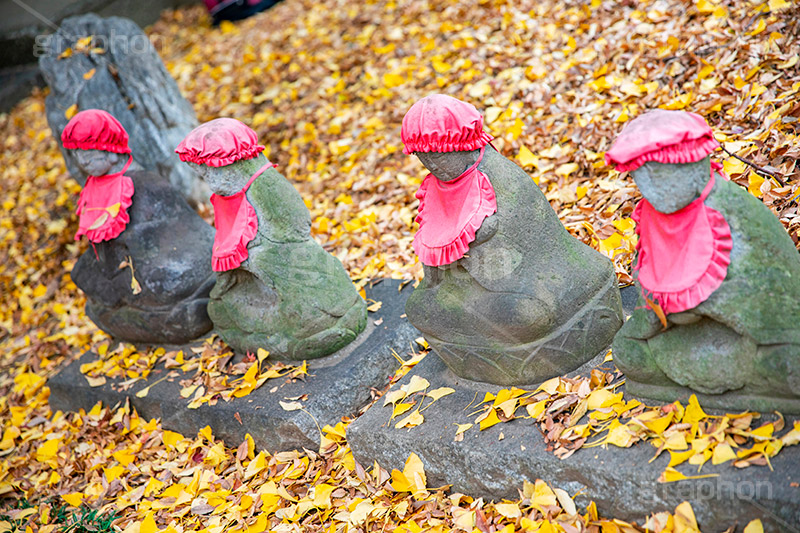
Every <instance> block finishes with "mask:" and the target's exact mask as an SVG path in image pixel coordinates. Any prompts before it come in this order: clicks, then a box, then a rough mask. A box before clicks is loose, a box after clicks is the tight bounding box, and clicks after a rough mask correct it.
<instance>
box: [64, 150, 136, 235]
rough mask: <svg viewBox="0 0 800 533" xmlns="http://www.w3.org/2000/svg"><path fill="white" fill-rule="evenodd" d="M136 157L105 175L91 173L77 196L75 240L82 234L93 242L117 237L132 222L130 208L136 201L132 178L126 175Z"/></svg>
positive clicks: (129, 158)
mask: <svg viewBox="0 0 800 533" xmlns="http://www.w3.org/2000/svg"><path fill="white" fill-rule="evenodd" d="M132 160H133V159H132V158H131V157H128V162H127V163H125V166H124V167H123V168H122V170H121V171H119V172H115V173H114V174H108V175H106V176H89V177H88V178H87V180H86V185H84V187H83V190H81V194H80V197H79V198H78V208H77V210H76V213H77V214H78V216H79V217H80V220H79V221H78V232H77V233H76V234H75V240H76V241H77V240H80V238H81V235H86V238H87V239H89V241H91V242H93V243H98V242H102V241H110V240H111V239H116V238H117V237H118V236H119V234H120V233H122V232H123V231H124V230H125V227H126V226H127V225H128V222H130V216H129V215H128V208H129V207H130V206H131V204H132V203H133V200H132V199H133V180H132V179H130V178H129V177H128V176H123V174H124V173H125V171H126V170H128V167H129V166H130V165H131V161H132Z"/></svg>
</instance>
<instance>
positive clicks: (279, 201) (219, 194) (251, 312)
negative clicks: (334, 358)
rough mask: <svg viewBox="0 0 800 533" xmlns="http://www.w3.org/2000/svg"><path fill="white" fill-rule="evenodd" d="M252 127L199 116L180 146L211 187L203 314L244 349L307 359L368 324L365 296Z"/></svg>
mask: <svg viewBox="0 0 800 533" xmlns="http://www.w3.org/2000/svg"><path fill="white" fill-rule="evenodd" d="M263 150H264V147H263V146H260V145H259V144H258V138H257V136H256V133H255V132H254V131H253V130H251V129H250V128H248V127H247V126H245V125H244V124H242V123H241V122H239V121H238V120H234V119H230V118H220V119H216V120H212V121H211V122H207V123H205V124H202V125H201V126H199V127H198V128H196V129H195V130H194V131H192V132H191V133H190V134H189V135H188V136H187V137H186V138H185V139H184V140H183V141H182V142H181V144H180V145H179V146H178V148H177V149H176V152H177V153H178V154H179V155H180V158H181V160H182V161H186V162H188V163H189V164H190V165H191V166H192V167H194V168H195V169H196V170H197V172H198V173H199V174H200V175H201V176H202V177H203V179H204V180H205V181H206V182H207V183H208V184H209V186H210V187H211V190H213V191H214V195H213V196H212V197H211V203H212V204H213V205H214V218H215V225H216V228H217V234H216V237H215V240H214V253H213V257H212V260H213V268H214V270H215V271H217V272H218V273H219V278H218V280H217V284H216V286H215V287H214V290H213V291H212V292H211V302H210V303H209V306H208V312H209V315H210V316H211V320H213V322H214V326H215V327H216V329H217V330H218V331H219V334H220V335H221V336H222V338H223V339H224V340H225V342H227V343H228V344H229V345H231V346H232V347H233V348H234V349H236V350H238V351H241V352H247V351H249V352H255V351H256V350H257V349H258V348H264V349H266V350H268V351H269V352H270V354H271V357H275V358H276V359H290V360H300V359H314V358H317V357H322V356H325V355H328V354H331V353H333V352H335V351H336V350H339V349H340V348H342V347H344V346H346V345H347V344H348V343H350V342H351V341H353V340H354V339H355V338H356V337H357V336H358V335H359V333H361V332H362V331H363V330H364V328H365V326H366V320H367V318H366V316H367V311H366V304H365V303H364V300H363V299H362V298H361V297H360V296H359V294H358V292H357V291H356V289H355V287H354V285H353V284H352V282H351V281H350V278H349V277H348V275H347V272H346V271H345V269H344V267H343V266H342V264H341V263H340V262H339V260H338V259H336V258H335V257H333V256H332V255H330V254H329V253H327V252H326V251H325V250H323V249H322V247H321V246H320V245H319V244H318V243H317V242H316V241H314V240H313V239H312V238H311V234H310V229H311V217H310V215H309V212H308V209H307V208H306V206H305V204H304V203H303V200H302V198H301V197H300V194H299V193H298V192H297V191H296V190H295V188H294V187H293V186H292V185H291V183H289V182H288V181H287V180H286V178H284V177H283V176H282V175H281V174H280V173H279V172H278V171H277V170H275V168H274V166H275V165H273V164H272V163H270V162H269V161H268V160H267V158H266V157H264V155H263V154H262V153H261V152H262V151H263Z"/></svg>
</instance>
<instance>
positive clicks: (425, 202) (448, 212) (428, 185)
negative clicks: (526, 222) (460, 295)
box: [413, 148, 497, 266]
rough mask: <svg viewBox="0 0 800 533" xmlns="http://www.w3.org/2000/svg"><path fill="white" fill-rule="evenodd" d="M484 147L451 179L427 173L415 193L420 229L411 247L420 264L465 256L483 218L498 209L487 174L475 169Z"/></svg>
mask: <svg viewBox="0 0 800 533" xmlns="http://www.w3.org/2000/svg"><path fill="white" fill-rule="evenodd" d="M483 151H484V148H481V153H480V156H479V157H478V160H477V161H476V162H475V164H474V165H472V166H471V167H469V168H468V169H467V170H466V171H465V172H464V173H463V174H461V175H460V176H459V177H457V178H456V179H454V180H451V181H440V180H438V179H437V178H436V177H435V176H434V175H433V174H428V175H427V176H426V177H425V179H424V180H423V181H422V184H421V185H420V187H419V190H418V191H417V194H416V197H417V198H418V199H419V214H418V215H417V218H416V221H417V223H418V224H419V230H418V231H417V234H416V235H415V236H414V242H413V247H414V251H415V252H416V253H417V255H418V256H419V258H420V261H422V263H423V264H425V265H428V266H441V265H447V264H449V263H452V262H454V261H456V260H458V259H461V258H462V257H464V254H465V253H466V252H467V250H468V249H469V243H471V242H472V241H474V240H475V232H477V231H478V228H480V227H481V224H482V223H483V219H485V218H486V217H488V216H490V215H492V214H494V213H495V212H497V199H496V198H495V194H494V188H493V187H492V184H491V182H489V177H488V176H487V175H486V174H484V173H483V172H481V171H480V170H478V164H480V162H481V160H482V159H483Z"/></svg>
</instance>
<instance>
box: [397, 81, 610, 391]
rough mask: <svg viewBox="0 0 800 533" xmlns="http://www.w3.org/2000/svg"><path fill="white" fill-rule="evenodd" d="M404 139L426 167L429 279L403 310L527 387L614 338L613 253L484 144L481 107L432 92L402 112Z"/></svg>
mask: <svg viewBox="0 0 800 533" xmlns="http://www.w3.org/2000/svg"><path fill="white" fill-rule="evenodd" d="M402 140H403V143H404V145H405V153H407V154H412V153H413V154H415V155H416V156H417V157H418V158H419V159H420V161H421V162H422V164H423V165H425V167H426V168H427V169H428V170H429V171H430V172H431V174H428V176H427V177H426V178H425V180H424V181H423V182H422V185H421V186H420V188H419V191H418V192H417V198H419V202H420V203H419V215H418V217H417V222H418V223H419V230H418V231H417V234H416V235H415V237H414V242H413V246H414V250H415V251H416V253H417V255H418V256H419V258H420V260H421V261H422V263H423V270H424V273H425V277H424V279H423V280H422V281H421V282H420V285H419V286H418V287H417V288H416V289H415V290H414V293H413V294H412V295H411V297H410V298H409V300H408V304H407V305H406V313H407V314H408V319H409V320H410V321H411V323H412V324H413V325H414V326H416V327H417V328H418V329H419V330H420V331H422V332H423V333H424V335H425V338H426V339H427V340H428V342H430V344H431V346H432V347H433V349H434V350H435V352H436V353H437V354H438V355H439V356H440V357H441V358H442V359H443V360H444V362H445V363H446V364H447V366H448V367H449V368H450V369H451V370H452V371H453V372H455V373H456V374H457V375H459V376H461V377H464V378H468V379H472V380H476V381H484V382H489V383H495V384H500V385H527V384H532V383H537V382H541V381H543V380H545V379H548V378H551V377H553V376H557V375H561V374H563V373H566V372H569V371H571V370H574V369H575V368H577V367H579V366H580V365H581V364H583V363H585V362H587V361H588V360H590V359H591V358H592V357H593V356H595V355H597V354H598V353H599V352H601V351H602V350H604V349H605V348H607V347H608V345H609V344H610V343H611V339H612V338H613V337H614V334H615V333H616V331H617V330H618V329H619V327H620V326H621V325H622V306H621V301H620V293H619V289H618V287H617V279H616V276H615V275H614V267H613V265H612V264H611V261H610V260H609V259H608V258H606V257H603V256H602V255H601V254H600V253H599V252H597V251H595V250H592V249H591V248H589V247H588V246H586V245H585V244H583V243H581V242H580V241H578V240H577V239H575V238H573V237H572V236H570V235H569V233H567V231H566V230H565V229H564V226H562V225H561V223H560V221H559V220H558V217H557V216H556V214H555V212H553V210H552V208H551V207H550V204H549V203H548V202H547V200H546V199H545V197H544V194H542V192H541V191H540V190H539V188H538V187H537V186H536V184H535V183H534V182H533V180H531V178H530V176H528V175H527V174H526V173H525V171H523V170H522V169H521V168H519V167H518V166H517V165H515V164H514V163H512V162H511V161H509V160H508V159H506V158H505V157H503V156H502V155H500V153H498V152H497V151H496V150H495V149H494V147H492V146H491V144H489V141H490V140H491V137H490V136H489V135H488V134H486V133H485V132H484V131H483V117H482V116H481V115H480V113H478V111H477V110H476V109H475V108H474V107H473V106H472V105H470V104H467V103H464V102H461V101H460V100H457V99H455V98H452V97H450V96H445V95H432V96H428V97H426V98H423V99H422V100H420V101H418V102H417V103H415V104H414V105H413V106H412V107H411V109H410V110H409V111H408V113H407V114H406V116H405V118H404V119H403V127H402Z"/></svg>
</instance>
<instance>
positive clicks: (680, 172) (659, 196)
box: [631, 157, 711, 214]
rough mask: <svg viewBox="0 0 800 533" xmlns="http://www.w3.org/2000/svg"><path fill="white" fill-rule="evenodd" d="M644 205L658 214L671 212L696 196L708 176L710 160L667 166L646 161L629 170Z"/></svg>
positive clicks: (698, 194)
mask: <svg viewBox="0 0 800 533" xmlns="http://www.w3.org/2000/svg"><path fill="white" fill-rule="evenodd" d="M631 174H632V175H633V181H635V182H636V186H637V187H639V190H640V191H642V196H644V197H645V198H646V199H647V201H648V202H650V204H651V205H652V206H653V207H654V208H655V209H656V211H659V212H661V213H666V214H670V213H674V212H675V211H678V210H680V209H683V208H684V207H686V206H687V205H689V204H690V203H692V202H693V201H694V200H696V199H697V198H699V197H700V194H701V193H702V192H703V189H704V188H705V186H706V184H707V183H708V180H709V177H710V176H711V160H710V158H708V157H706V158H704V159H701V160H700V161H698V162H696V163H686V164H667V163H656V162H655V161H648V162H647V163H645V164H644V165H642V166H640V167H639V168H637V169H636V170H633V171H631Z"/></svg>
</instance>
